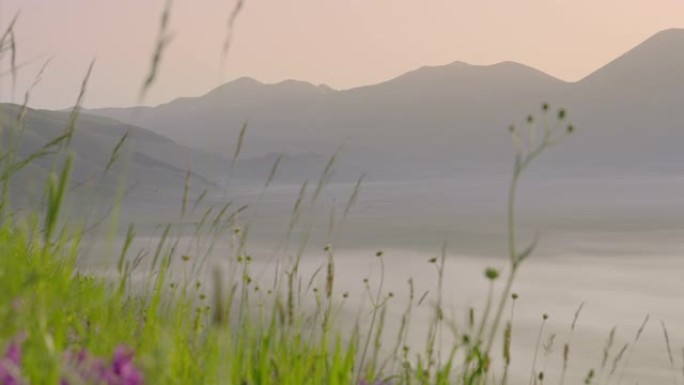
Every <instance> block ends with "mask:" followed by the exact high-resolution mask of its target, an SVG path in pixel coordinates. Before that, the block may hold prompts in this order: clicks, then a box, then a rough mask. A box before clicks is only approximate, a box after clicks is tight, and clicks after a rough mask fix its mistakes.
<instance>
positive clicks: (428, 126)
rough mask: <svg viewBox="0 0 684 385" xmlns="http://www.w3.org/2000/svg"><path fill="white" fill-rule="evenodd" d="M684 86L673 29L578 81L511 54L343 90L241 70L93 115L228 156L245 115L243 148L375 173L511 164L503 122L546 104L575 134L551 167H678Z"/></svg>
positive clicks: (682, 39) (678, 33) (679, 38)
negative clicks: (307, 156)
mask: <svg viewBox="0 0 684 385" xmlns="http://www.w3.org/2000/svg"><path fill="white" fill-rule="evenodd" d="M568 60H571V58H568ZM683 89H684V30H677V29H675V30H668V31H663V32H661V33H659V34H656V35H655V36H653V37H652V38H650V39H648V40H647V41H645V42H643V43H642V44H640V45H639V46H637V47H635V48H634V49H632V50H630V51H629V52H627V53H625V54H624V55H622V56H621V57H619V58H617V59H615V60H614V61H612V62H610V63H608V64H607V65H606V66H604V67H603V68H600V69H598V70H597V71H596V72H594V73H593V74H591V75H589V76H587V77H586V78H584V79H582V80H580V81H577V82H574V83H569V82H564V81H562V80H559V79H556V78H554V77H551V76H549V75H546V74H544V73H542V72H540V71H538V70H535V69H533V68H530V67H527V66H524V65H521V64H517V63H512V62H503V63H498V64H494V65H488V66H476V65H469V64H466V63H462V62H455V63H452V64H449V65H444V66H437V67H423V68H420V69H417V70H415V71H412V72H410V73H407V74H404V75H402V76H399V77H397V78H395V79H392V80H389V81H387V82H383V83H380V84H375V85H371V86H365V87H359V88H354V89H349V90H332V89H330V88H329V87H325V86H315V85H312V84H308V83H304V82H299V81H286V82H282V83H278V84H262V83H260V82H258V81H256V80H252V79H247V78H243V79H238V80H236V81H233V82H230V83H228V84H226V85H223V86H221V87H219V88H217V89H215V90H213V91H212V92H210V93H208V94H207V95H204V96H201V97H195V98H181V99H177V100H174V101H172V102H170V103H168V104H164V105H161V106H158V107H136V108H123V109H99V110H93V111H91V112H92V113H93V114H97V115H102V116H108V117H112V118H116V119H118V120H121V121H125V122H128V123H130V124H135V125H139V126H141V127H145V128H148V129H150V130H152V131H154V132H157V133H160V134H163V135H165V136H168V137H170V138H172V139H174V140H176V141H178V142H179V143H183V144H186V145H188V146H191V147H194V148H199V149H204V150H209V151H213V152H217V153H223V154H225V153H227V152H230V150H231V149H232V148H233V145H232V144H231V143H234V140H235V138H236V137H237V135H238V132H239V130H240V128H241V127H242V125H243V124H244V123H245V122H247V124H248V135H247V140H246V142H245V151H246V153H247V154H248V155H250V156H265V155H266V154H269V153H273V152H288V153H294V154H301V153H308V152H316V153H319V154H326V153H328V154H330V153H333V152H334V151H335V150H336V149H337V148H338V147H339V146H341V145H342V146H344V150H343V154H344V155H346V156H347V157H348V159H353V163H354V164H355V165H358V166H360V167H362V168H365V169H366V170H368V171H369V172H370V176H371V177H373V176H377V177H381V178H382V177H388V178H389V177H392V178H393V177H396V176H397V175H403V176H405V177H424V176H439V175H445V174H453V173H476V174H479V173H482V172H503V171H504V170H505V171H507V170H508V168H509V163H510V159H511V155H512V146H511V145H510V138H509V137H508V135H507V134H506V133H505V132H506V131H505V130H506V128H507V127H508V125H509V124H510V123H518V124H520V123H524V120H525V117H526V116H527V115H528V114H529V113H534V112H539V106H540V104H541V103H542V102H549V103H550V104H551V105H552V106H554V107H556V108H557V107H565V108H567V110H568V111H569V117H570V118H571V120H572V122H573V123H574V124H575V126H576V127H578V130H579V131H578V134H577V135H574V136H573V137H572V138H570V140H569V141H568V142H569V143H568V144H566V145H564V146H561V147H562V148H561V149H559V150H558V151H554V154H552V155H551V156H549V157H548V158H547V163H548V164H550V165H552V166H553V167H554V169H557V170H564V172H582V173H601V172H611V173H616V172H617V173H652V172H680V170H681V167H680V165H681V164H682V163H684V152H682V151H681V150H680V149H679V144H681V143H684V130H682V129H681V128H682V119H681V117H680V114H679V110H680V109H681V106H682V105H684V92H682V90H683ZM554 111H555V110H554ZM549 170H550V169H549Z"/></svg>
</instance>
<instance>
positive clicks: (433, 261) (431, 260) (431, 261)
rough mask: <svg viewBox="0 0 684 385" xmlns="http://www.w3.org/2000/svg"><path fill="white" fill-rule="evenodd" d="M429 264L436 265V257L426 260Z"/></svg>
mask: <svg viewBox="0 0 684 385" xmlns="http://www.w3.org/2000/svg"><path fill="white" fill-rule="evenodd" d="M428 262H430V263H437V257H432V258H430V259H429V260H428Z"/></svg>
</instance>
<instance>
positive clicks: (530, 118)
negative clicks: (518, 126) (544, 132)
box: [527, 115, 534, 124]
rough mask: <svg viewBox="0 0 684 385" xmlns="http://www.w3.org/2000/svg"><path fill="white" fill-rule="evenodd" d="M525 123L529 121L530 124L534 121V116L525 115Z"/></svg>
mask: <svg viewBox="0 0 684 385" xmlns="http://www.w3.org/2000/svg"><path fill="white" fill-rule="evenodd" d="M527 123H530V124H532V123H534V116H532V115H527Z"/></svg>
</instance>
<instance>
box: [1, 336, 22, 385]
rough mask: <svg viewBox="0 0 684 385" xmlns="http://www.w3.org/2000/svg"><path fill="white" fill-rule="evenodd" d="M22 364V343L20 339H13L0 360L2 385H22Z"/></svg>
mask: <svg viewBox="0 0 684 385" xmlns="http://www.w3.org/2000/svg"><path fill="white" fill-rule="evenodd" d="M20 365H21V345H20V343H19V341H17V340H15V341H12V342H11V343H10V344H9V346H7V349H6V350H5V355H4V357H2V359H1V360H0V385H21V384H23V383H24V382H23V381H22V380H21V376H20V373H19V366H20Z"/></svg>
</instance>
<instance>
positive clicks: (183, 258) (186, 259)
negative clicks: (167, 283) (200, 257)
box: [181, 255, 190, 262]
mask: <svg viewBox="0 0 684 385" xmlns="http://www.w3.org/2000/svg"><path fill="white" fill-rule="evenodd" d="M181 259H182V260H183V262H187V261H189V260H190V256H189V255H183V256H182V257H181Z"/></svg>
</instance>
